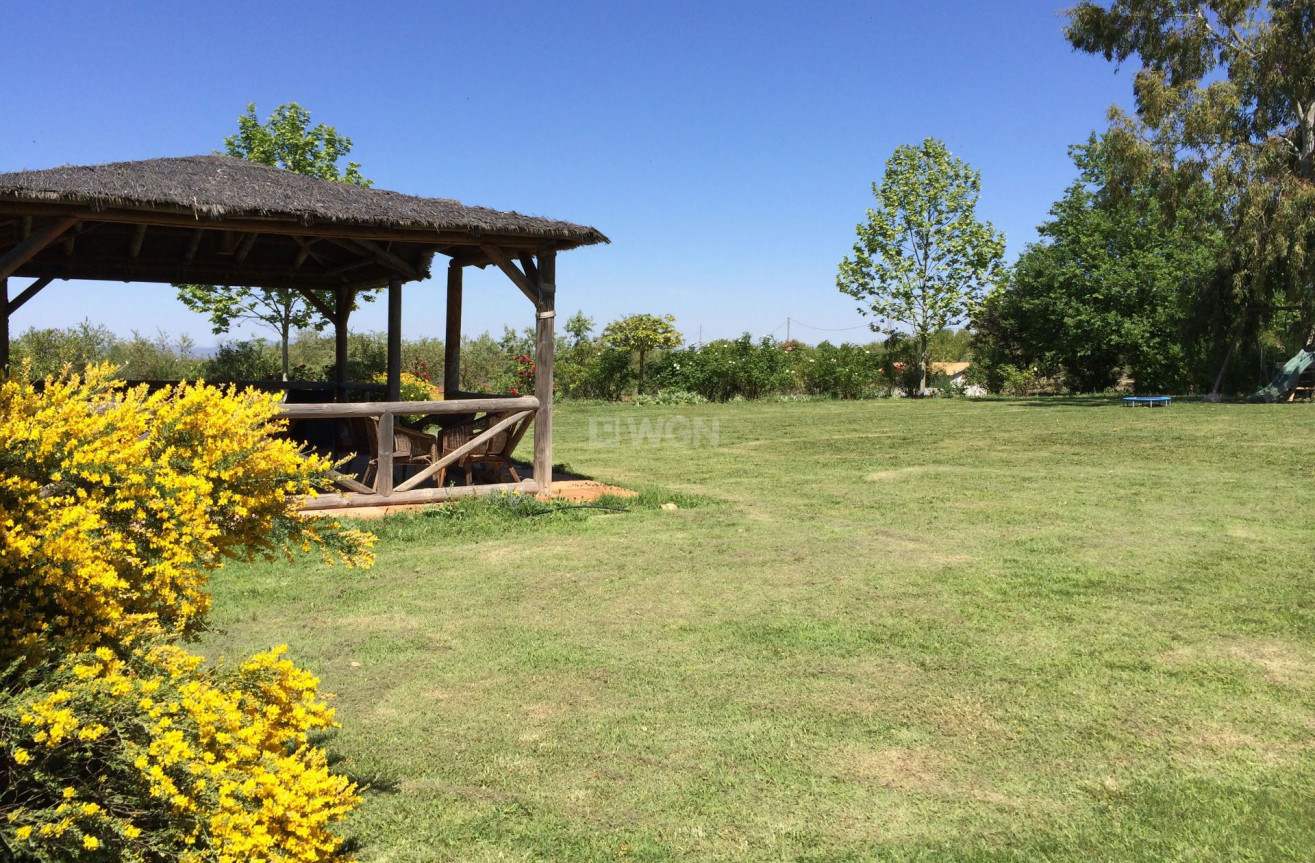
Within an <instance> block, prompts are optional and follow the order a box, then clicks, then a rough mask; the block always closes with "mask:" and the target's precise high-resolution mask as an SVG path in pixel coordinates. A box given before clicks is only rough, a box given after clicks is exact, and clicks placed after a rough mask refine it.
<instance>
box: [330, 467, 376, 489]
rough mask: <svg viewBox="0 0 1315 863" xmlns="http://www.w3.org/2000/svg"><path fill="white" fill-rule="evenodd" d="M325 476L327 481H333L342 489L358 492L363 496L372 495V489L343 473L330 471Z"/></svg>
mask: <svg viewBox="0 0 1315 863" xmlns="http://www.w3.org/2000/svg"><path fill="white" fill-rule="evenodd" d="M325 476H327V477H328V478H329V479H331V480H333V481H334V482H336V483H337V484H338V485H340V486H342V487H343V488H345V489H347V490H348V491H359V492H361V493H363V494H374V489H372V488H370V487H369V486H368V485H366V484H365V483H363V482H361V481H360V480H358V479H356V478H355V477H350V476H348V475H347V474H345V473H338V471H336V470H331V471H328V472H327V473H325Z"/></svg>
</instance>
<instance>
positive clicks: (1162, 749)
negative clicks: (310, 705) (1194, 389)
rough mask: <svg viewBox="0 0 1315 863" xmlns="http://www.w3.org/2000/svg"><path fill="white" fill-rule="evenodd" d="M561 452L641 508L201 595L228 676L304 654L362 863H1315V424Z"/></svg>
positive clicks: (249, 580) (798, 424) (464, 533)
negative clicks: (231, 668)
mask: <svg viewBox="0 0 1315 863" xmlns="http://www.w3.org/2000/svg"><path fill="white" fill-rule="evenodd" d="M676 416H679V417H683V418H685V419H687V420H691V421H693V420H699V421H702V422H703V423H704V424H705V425H704V426H703V429H704V431H705V432H713V431H715V438H716V439H715V445H713V444H714V442H713V441H710V440H709V439H708V437H707V435H706V434H705V435H704V436H703V437H702V439H701V440H700V443H701V445H700V446H699V447H697V448H696V447H693V446H689V445H683V444H685V443H686V441H687V432H688V430H689V428H690V426H688V425H685V424H682V423H681V422H679V421H677V423H676V424H675V425H671V424H670V422H669V421H670V419H671V418H672V417H676ZM644 419H648V420H650V421H651V422H652V423H654V425H652V426H650V428H661V429H665V430H670V431H671V432H672V433H671V434H670V435H667V436H665V437H664V438H663V439H662V440H661V441H660V442H659V443H658V444H657V445H653V444H652V442H651V440H650V441H645V442H643V443H642V444H641V445H638V446H636V445H633V443H634V441H633V440H632V437H631V433H630V426H631V422H632V421H633V423H634V426H635V430H636V431H639V430H640V429H641V428H642V421H643V420H644ZM610 422H615V423H619V426H612V425H609V423H610ZM591 425H592V430H593V435H592V441H591ZM617 428H619V430H620V434H619V436H618V435H615V434H612V433H611V431H612V430H613V429H617ZM556 435H557V436H556V457H557V458H558V459H559V460H561V461H565V462H568V463H569V464H570V465H571V466H572V467H573V468H575V469H576V470H578V471H582V472H585V473H588V474H590V475H592V476H595V477H597V478H600V479H606V480H612V481H616V482H619V483H622V484H627V485H631V486H632V487H638V488H644V489H648V490H649V491H648V493H647V494H646V496H645V497H644V498H643V499H641V500H640V501H639V502H638V503H637V504H636V505H635V506H634V508H633V509H632V511H631V512H628V513H607V512H602V511H594V510H573V511H569V512H562V513H557V514H551V515H546V516H529V515H524V514H520V513H518V512H516V511H510V510H508V509H505V508H504V509H497V510H492V509H489V508H487V507H479V506H463V507H460V508H457V509H455V510H450V511H447V512H446V513H445V514H442V515H420V516H407V517H402V518H394V519H390V520H385V521H382V522H373V523H372V525H373V526H374V527H376V528H378V530H379V531H380V532H381V534H382V535H383V537H384V538H383V540H382V541H381V544H380V546H379V549H378V551H379V559H378V564H377V565H376V566H375V568H374V569H373V570H372V571H369V572H353V571H347V570H342V569H331V568H327V567H325V566H323V565H321V564H319V563H318V562H317V561H316V560H307V561H304V562H300V563H298V564H297V565H286V564H278V565H257V566H230V567H229V568H227V569H226V570H224V571H222V572H220V573H219V574H218V575H217V576H216V577H215V578H214V582H213V587H214V591H215V613H214V622H215V624H216V626H217V627H218V628H219V630H220V631H218V632H216V633H215V634H214V635H212V636H211V637H209V638H208V639H207V643H206V644H205V648H206V652H207V653H209V654H220V653H226V654H229V655H236V654H243V653H248V652H251V651H253V650H256V649H260V648H264V647H268V646H269V645H271V644H275V643H282V642H289V643H290V644H291V645H292V650H293V655H294V657H295V658H296V659H298V660H299V661H300V662H301V663H303V664H304V665H306V666H308V667H309V668H311V669H313V670H314V671H315V672H316V673H317V674H319V675H320V676H321V677H322V679H323V687H324V688H325V689H326V690H328V691H331V692H334V693H336V694H337V699H336V706H337V709H338V715H339V719H340V720H341V722H342V725H343V728H342V731H341V732H340V733H339V734H338V735H337V736H336V737H334V738H333V739H332V740H331V741H330V743H329V745H330V747H331V749H332V750H333V751H334V752H335V753H336V754H338V755H340V756H341V757H342V758H343V759H344V760H343V767H344V768H345V769H347V770H348V771H350V772H351V773H352V774H353V775H354V776H357V777H359V778H362V779H365V780H370V781H372V782H373V787H372V788H371V789H370V790H367V791H366V793H365V796H364V803H363V805H362V807H361V809H360V811H359V813H358V814H357V815H355V816H354V817H353V818H352V819H351V821H350V822H349V823H348V825H347V828H346V829H347V832H348V833H349V834H350V835H351V836H352V838H353V842H354V843H355V844H356V848H357V851H356V853H357V855H358V856H359V858H360V859H362V860H366V861H430V860H433V861H438V860H443V861H447V860H453V861H455V860H463V861H465V860H474V861H480V860H489V861H492V860H506V861H523V860H526V861H527V860H535V861H540V860H542V861H547V860H645V861H664V860H751V861H811V863H822V861H861V860H883V861H885V860H892V861H904V860H917V861H941V860H944V861H968V860H973V861H976V860H988V861H1004V860H1011V861H1012V860H1017V861H1033V860H1050V861H1062V860H1074V861H1076V860H1082V861H1088V860H1146V861H1166V860H1181V861H1213V860H1217V861H1237V860H1308V859H1310V857H1311V855H1312V853H1315V852H1312V849H1313V848H1315V806H1313V805H1312V804H1315V795H1313V791H1312V789H1315V592H1313V589H1315V575H1312V550H1313V549H1315V518H1312V513H1313V512H1315V408H1311V407H1308V406H1301V405H1297V406H1240V405H1200V404H1190V403H1188V404H1175V405H1174V406H1173V407H1172V408H1169V409H1164V410H1147V409H1125V408H1123V407H1121V406H1118V405H1117V403H1115V402H1110V401H1102V400H1091V401H1081V400H1075V401H1062V400H1058V401H1048V400H1042V401H1013V402H1010V401H992V402H981V403H971V402H965V401H959V400H950V401H943V400H929V401H920V402H913V401H889V400H887V401H876V402H859V403H842V402H817V403H796V404H731V405H703V406H691V407H679V408H646V409H639V408H633V407H627V406H598V405H581V404H566V405H561V406H560V407H559V410H558V413H557V416H556ZM618 437H619V440H618ZM604 442H608V443H615V444H617V445H614V446H605V445H601V444H602V443H604ZM667 499H670V500H674V501H676V502H677V503H678V504H679V506H680V508H679V509H678V510H676V511H674V512H673V511H664V510H661V509H658V508H656V504H657V503H660V502H662V501H663V500H667Z"/></svg>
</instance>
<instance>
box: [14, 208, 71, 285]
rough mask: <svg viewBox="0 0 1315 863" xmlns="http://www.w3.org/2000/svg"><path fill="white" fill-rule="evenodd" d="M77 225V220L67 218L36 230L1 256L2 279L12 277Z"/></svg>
mask: <svg viewBox="0 0 1315 863" xmlns="http://www.w3.org/2000/svg"><path fill="white" fill-rule="evenodd" d="M77 223H78V220H77V219H74V218H72V217H65V218H63V219H56V220H55V221H53V222H47V223H46V224H44V225H42V226H41V227H39V228H34V229H33V231H32V233H31V234H29V235H28V236H27V238H26V239H24V240H23V241H22V242H20V243H19V244H18V245H16V246H14V247H13V248H12V249H10V250H9V251H7V252H5V253H4V254H3V255H0V279H5V278H8V277H9V276H12V275H13V274H14V271H15V270H17V269H18V268H19V267H21V266H23V264H26V263H27V262H28V261H30V260H32V258H33V257H34V256H35V255H36V253H37V252H39V251H41V250H42V249H44V248H45V247H46V246H48V245H50V244H51V243H53V242H54V241H55V240H57V239H59V236H60V235H61V234H63V233H64V232H65V231H67V230H68V229H69V228H71V227H73V226H74V225H76V224H77Z"/></svg>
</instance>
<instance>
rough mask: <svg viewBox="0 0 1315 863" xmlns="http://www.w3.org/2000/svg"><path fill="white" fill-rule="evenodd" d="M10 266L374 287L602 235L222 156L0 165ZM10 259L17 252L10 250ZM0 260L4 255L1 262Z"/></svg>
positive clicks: (66, 274) (2, 233)
mask: <svg viewBox="0 0 1315 863" xmlns="http://www.w3.org/2000/svg"><path fill="white" fill-rule="evenodd" d="M47 228H48V229H49V230H50V231H52V232H53V233H52V234H51V235H50V237H48V238H46V242H44V243H43V244H42V245H41V246H40V248H39V250H37V251H35V252H34V253H33V254H31V255H26V256H23V257H22V261H21V263H18V264H16V265H14V266H11V267H10V268H9V273H12V274H15V275H20V276H28V277H31V278H57V279H109V280H116V281H117V280H125V281H144V282H173V283H176V284H182V283H192V284H211V285H221V284H222V285H227V284H232V285H251V286H265V287H288V288H295V287H300V288H314V289H320V288H329V287H348V288H352V289H359V288H369V287H375V286H378V285H380V284H383V283H386V282H387V281H388V280H389V279H392V278H398V277H400V278H402V279H404V280H407V281H413V280H416V279H423V278H426V277H427V276H428V275H429V274H430V267H431V261H432V260H433V258H434V256H435V255H438V254H442V255H447V256H449V257H451V258H452V259H453V261H454V263H456V264H458V265H460V266H479V267H483V266H488V265H489V264H493V263H497V264H499V266H502V267H504V268H505V267H507V266H509V265H508V264H506V262H507V260H508V259H520V260H525V259H526V258H527V257H529V258H532V257H533V256H535V255H539V254H543V253H548V252H558V251H563V250H566V249H573V248H576V247H577V246H587V245H593V244H595V243H606V242H608V239H607V237H605V236H603V234H602V233H601V232H600V231H598V230H597V229H595V228H591V227H587V226H584V225H577V224H574V223H572V222H562V221H557V220H554V219H545V218H541V217H539V216H523V215H521V214H520V213H509V212H502V211H499V210H491V209H488V208H486V207H468V206H465V205H464V204H461V203H460V202H458V201H453V200H450V199H447V198H420V197H416V196H414V195H403V194H400V193H398V192H389V191H384V190H382V189H369V188H363V187H360V186H352V185H348V184H346V183H339V182H335V181H333V180H321V179H317V178H315V177H306V176H303V175H300V174H294V173H292V172H290V171H284V170H280V169H278V168H271V167H268V166H266V165H261V164H258V163H255V162H249V161H246V160H244V159H237V158H233V157H231V156H188V157H184V158H177V159H148V160H145V161H141V162H112V163H109V164H104V165H80V166H79V165H72V166H65V167H61V168H50V169H46V170H39V171H16V172H13V173H7V174H3V173H0V256H2V255H4V254H7V253H6V252H5V250H6V249H8V250H11V251H12V250H17V249H18V248H19V246H20V244H21V243H23V242H27V241H28V238H29V237H42V236H43V231H44V230H45V229H47ZM14 254H17V252H14ZM0 260H3V257H0Z"/></svg>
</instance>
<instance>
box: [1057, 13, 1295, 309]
mask: <svg viewBox="0 0 1315 863" xmlns="http://www.w3.org/2000/svg"><path fill="white" fill-rule="evenodd" d="M1066 35H1067V37H1068V39H1069V41H1070V42H1071V43H1072V44H1073V46H1074V47H1075V48H1077V49H1079V50H1082V51H1087V52H1090V53H1095V54H1100V55H1103V56H1104V57H1105V58H1106V59H1108V60H1111V61H1114V62H1117V63H1123V62H1125V61H1126V60H1128V59H1129V58H1134V57H1135V58H1137V59H1138V60H1139V61H1140V63H1141V68H1140V69H1139V70H1138V72H1137V74H1136V78H1135V80H1134V92H1135V95H1136V116H1135V118H1134V117H1129V116H1127V115H1125V114H1123V113H1122V112H1120V111H1118V110H1117V109H1116V110H1112V112H1111V116H1112V120H1113V131H1114V132H1115V133H1116V135H1117V136H1118V138H1117V139H1116V140H1118V142H1119V144H1120V146H1122V147H1123V148H1124V149H1125V150H1126V151H1127V152H1128V158H1127V159H1126V160H1125V161H1126V162H1127V163H1128V164H1130V165H1140V166H1143V167H1147V166H1149V167H1158V168H1159V169H1160V170H1161V171H1163V172H1165V173H1166V174H1168V173H1170V172H1172V173H1173V174H1174V175H1175V176H1176V177H1178V178H1179V179H1180V181H1181V182H1182V183H1183V184H1185V185H1188V186H1190V185H1193V184H1195V183H1196V182H1197V181H1198V180H1201V179H1204V180H1206V181H1207V182H1209V184H1210V185H1212V186H1213V187H1215V188H1216V189H1217V190H1218V192H1219V202H1220V206H1221V208H1222V209H1223V211H1224V213H1225V215H1226V217H1227V220H1228V222H1229V223H1230V225H1231V228H1232V230H1231V233H1230V235H1231V237H1232V241H1231V243H1230V247H1229V249H1228V253H1229V255H1230V257H1231V261H1230V269H1231V271H1232V273H1233V276H1234V278H1233V281H1234V286H1235V290H1237V291H1238V292H1239V293H1246V294H1248V295H1249V297H1250V301H1251V302H1253V303H1258V304H1264V303H1275V302H1280V301H1283V302H1288V303H1292V302H1296V303H1300V304H1302V305H1304V306H1305V307H1306V308H1307V310H1308V314H1307V317H1308V319H1309V318H1310V314H1309V312H1310V311H1311V307H1312V305H1315V303H1312V297H1311V294H1312V287H1311V286H1312V283H1313V282H1315V255H1313V254H1311V252H1312V241H1315V182H1313V181H1315V3H1312V2H1311V0H1208V2H1189V0H1117V2H1114V3H1111V4H1109V5H1108V6H1106V5H1102V4H1098V3H1093V2H1090V0H1084V2H1081V3H1079V4H1078V5H1077V6H1076V7H1074V8H1073V9H1071V10H1069V24H1068V28H1067V30H1066ZM1178 193H1179V190H1178V189H1175V188H1172V187H1165V188H1163V189H1162V190H1161V196H1162V198H1163V200H1165V201H1166V202H1167V203H1168V204H1170V205H1173V204H1174V202H1175V196H1176V195H1177V194H1178Z"/></svg>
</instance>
